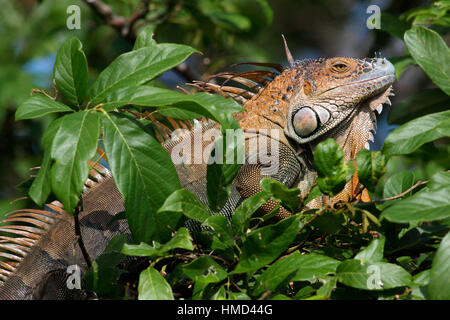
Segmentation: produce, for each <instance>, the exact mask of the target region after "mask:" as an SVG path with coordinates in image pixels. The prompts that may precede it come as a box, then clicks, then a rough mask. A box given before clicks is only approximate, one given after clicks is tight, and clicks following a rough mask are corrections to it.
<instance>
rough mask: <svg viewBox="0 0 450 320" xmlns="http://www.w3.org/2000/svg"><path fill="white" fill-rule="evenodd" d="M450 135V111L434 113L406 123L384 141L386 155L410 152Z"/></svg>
mask: <svg viewBox="0 0 450 320" xmlns="http://www.w3.org/2000/svg"><path fill="white" fill-rule="evenodd" d="M448 136H450V111H443V112H438V113H432V114H429V115H426V116H423V117H420V118H417V119H415V120H413V121H410V122H408V123H405V124H404V125H402V126H400V127H399V128H397V129H395V130H394V131H392V132H391V134H389V135H388V136H387V138H386V140H385V141H384V146H383V153H384V154H385V155H389V156H392V155H400V154H408V153H411V152H413V151H415V150H417V149H418V148H419V147H420V146H422V145H423V144H425V143H427V142H431V141H433V140H436V139H439V138H442V137H448Z"/></svg>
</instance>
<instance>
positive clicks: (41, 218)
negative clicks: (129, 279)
mask: <svg viewBox="0 0 450 320" xmlns="http://www.w3.org/2000/svg"><path fill="white" fill-rule="evenodd" d="M290 62H291V66H290V68H288V69H284V68H282V67H281V66H278V65H273V66H275V67H276V68H277V69H278V71H279V72H280V74H278V75H276V74H275V73H273V72H268V71H260V72H248V73H242V74H237V73H227V74H221V75H219V77H221V78H225V79H227V81H228V80H233V81H236V82H239V83H241V84H243V85H246V86H247V87H249V89H248V90H245V89H240V88H235V87H229V86H218V85H215V84H212V83H196V84H195V86H197V87H198V88H200V89H202V90H205V91H211V92H216V93H219V94H222V95H224V96H227V97H231V98H234V99H236V100H237V101H240V102H242V104H243V105H244V107H245V109H246V112H241V113H238V114H235V118H236V119H237V120H238V121H239V124H240V126H241V128H242V129H243V131H244V136H245V142H246V143H245V150H246V152H245V156H246V163H245V164H244V165H243V166H242V167H241V169H240V171H239V173H238V174H237V176H236V178H235V180H234V181H233V186H232V192H231V196H230V198H229V199H228V201H227V203H226V204H225V205H224V206H223V207H222V208H221V209H220V210H219V213H220V214H224V215H226V216H228V217H229V216H230V215H231V214H232V212H233V211H234V209H235V208H236V207H237V205H238V204H239V203H240V202H241V201H242V200H243V199H245V198H247V197H250V196H252V195H254V194H255V193H257V192H259V191H260V190H261V187H260V185H259V181H260V180H261V179H262V178H263V177H264V176H270V177H272V178H274V179H276V180H279V181H281V182H283V183H284V184H286V185H287V186H288V187H290V188H292V187H298V188H300V190H301V196H302V197H306V195H307V194H308V192H309V190H310V189H311V187H312V185H313V184H314V181H315V179H316V172H315V171H314V168H313V166H312V160H313V159H312V152H313V150H314V148H315V146H316V145H317V144H318V143H319V142H320V141H323V140H324V139H326V138H330V137H331V138H334V139H335V140H336V141H337V142H338V144H339V145H341V146H342V147H343V148H344V151H345V158H346V160H350V159H353V158H354V157H355V155H356V152H357V151H359V150H360V149H362V148H364V146H365V145H366V144H367V142H368V140H370V139H371V135H372V133H371V132H373V131H374V130H375V125H376V124H375V114H374V110H375V109H378V108H379V107H381V104H382V103H384V102H388V101H389V100H388V95H389V93H390V90H391V85H392V83H393V81H394V79H395V71H394V68H393V66H392V64H391V63H389V62H388V61H386V60H385V59H380V58H376V59H351V58H331V59H316V60H303V61H299V62H292V61H290ZM254 88H256V89H254ZM211 128H219V126H218V124H216V123H213V122H210V121H209V122H206V123H205V124H203V126H202V128H198V127H197V128H196V127H194V128H193V129H192V130H191V131H190V132H188V133H187V134H185V135H184V136H178V137H177V138H175V139H173V140H172V141H167V142H166V143H164V144H163V145H164V146H165V148H166V150H167V151H168V152H169V153H170V154H171V153H172V152H173V151H174V150H176V149H177V146H179V144H180V143H182V142H183V141H185V140H186V139H187V136H191V137H193V136H195V134H194V131H195V130H200V132H201V133H202V134H204V132H207V130H208V129H211ZM271 130H274V131H271ZM274 133H276V134H274ZM200 136H202V135H200ZM255 139H258V141H263V142H265V145H266V147H265V148H267V150H271V148H270V146H272V145H275V144H278V148H277V149H276V150H275V153H276V156H277V157H276V158H277V161H278V163H277V164H278V168H279V169H278V170H277V171H276V172H272V173H269V174H268V173H263V171H262V170H261V169H262V168H263V167H267V164H263V163H260V162H256V163H254V162H251V161H250V159H252V157H253V156H254V155H253V154H251V150H252V149H251V144H252V142H254V141H255ZM202 146H203V147H202V149H203V153H205V152H206V153H207V154H209V151H208V150H205V148H209V147H211V146H212V144H211V143H209V144H207V143H203V144H202ZM194 156H195V155H194V154H191V155H190V156H189V157H191V158H192V159H193V157H194ZM206 167H207V165H206V163H200V164H185V163H181V164H176V169H177V173H178V175H179V178H180V181H181V185H182V187H184V188H186V189H188V190H190V191H192V192H194V193H195V194H196V195H197V196H198V197H199V198H200V199H201V200H202V201H203V202H205V203H207V196H206ZM97 169H99V171H100V172H102V174H99V173H97V172H96V171H95V170H93V171H92V174H91V176H93V179H91V180H89V181H88V182H87V186H88V187H89V188H88V189H87V191H85V192H84V194H83V197H82V207H83V211H82V212H81V213H80V215H79V218H80V227H81V234H82V238H83V242H84V243H85V246H86V249H87V251H88V253H89V256H90V257H91V259H95V258H96V257H97V256H98V255H99V254H101V252H102V251H103V250H104V249H105V247H106V245H107V243H108V241H109V240H110V239H111V238H112V237H113V236H114V235H117V234H124V233H129V230H128V227H127V225H126V223H125V222H124V221H123V220H118V221H115V222H114V223H112V224H109V222H110V220H111V218H112V217H113V216H114V215H115V214H117V213H118V212H121V211H123V210H124V207H123V201H122V196H121V195H120V193H119V192H118V190H117V188H116V187H115V185H114V183H113V179H112V178H111V177H110V176H109V172H108V171H107V170H106V169H102V168H101V167H99V166H97ZM94 180H97V181H94ZM357 184H358V182H357V179H353V180H352V181H350V182H349V183H348V184H347V185H346V187H345V189H344V190H343V191H342V192H341V193H340V194H339V195H337V196H336V197H335V198H333V199H331V200H330V199H327V198H325V197H322V198H321V199H318V200H315V201H314V202H311V203H310V206H311V207H319V206H321V205H323V204H324V203H327V202H330V201H331V202H336V201H339V200H344V201H346V200H348V199H349V197H350V196H352V195H354V191H355V188H356V187H357ZM275 205H276V203H274V202H270V201H269V202H267V203H266V204H265V205H264V206H262V207H261V209H260V210H261V211H262V213H267V212H270V211H271V210H273V208H274V207H275ZM50 208H51V209H53V210H54V211H55V212H49V211H40V210H22V211H19V212H16V213H14V214H13V215H11V216H10V218H9V222H12V223H13V225H12V226H4V227H0V231H4V232H7V235H6V236H3V237H1V238H0V248H2V249H3V252H0V257H1V256H2V257H4V258H6V260H7V261H2V262H0V280H1V281H2V282H3V284H0V299H43V298H50V299H60V298H62V299H67V298H82V297H83V294H85V293H84V292H83V291H77V290H75V291H74V290H69V289H67V286H66V279H67V276H68V274H67V273H66V270H67V267H68V266H70V265H79V266H81V267H82V270H84V269H85V268H86V262H85V260H84V258H83V255H82V253H81V250H80V248H79V246H78V243H77V241H76V240H77V237H76V235H75V231H74V230H75V228H74V223H73V217H72V216H70V215H68V214H67V213H65V211H64V210H63V209H62V208H60V207H58V206H57V203H56V204H55V203H54V204H53V205H50ZM289 214H291V213H290V212H288V211H287V210H286V209H284V208H280V211H279V213H278V217H279V218H283V217H286V216H287V215H289ZM7 220H8V219H7ZM17 222H25V223H28V224H29V225H28V226H23V225H22V226H20V225H19V224H17ZM15 224H17V225H15ZM11 235H18V236H19V238H13V237H11Z"/></svg>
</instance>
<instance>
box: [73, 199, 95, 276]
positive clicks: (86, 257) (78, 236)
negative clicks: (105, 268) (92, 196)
mask: <svg viewBox="0 0 450 320" xmlns="http://www.w3.org/2000/svg"><path fill="white" fill-rule="evenodd" d="M79 213H80V208H79V207H78V206H77V207H76V208H75V214H74V221H75V223H74V224H75V236H76V239H77V243H78V245H79V246H80V250H81V253H82V254H83V257H84V260H85V261H86V264H87V266H88V268H90V267H91V266H92V260H91V257H90V256H89V253H88V252H87V250H86V247H85V246H84V242H83V238H82V237H81V228H80V221H79V219H78V214H79Z"/></svg>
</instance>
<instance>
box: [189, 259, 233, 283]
mask: <svg viewBox="0 0 450 320" xmlns="http://www.w3.org/2000/svg"><path fill="white" fill-rule="evenodd" d="M183 272H184V273H185V274H186V275H187V276H188V277H189V278H191V279H192V280H194V281H195V282H199V283H214V282H219V281H222V280H223V279H225V278H226V277H227V272H226V271H225V269H224V268H222V267H221V266H220V265H219V264H218V263H217V262H215V261H214V260H213V259H212V258H211V257H209V256H206V255H204V256H201V257H200V258H197V259H195V260H194V261H192V262H191V263H189V264H187V265H184V266H183Z"/></svg>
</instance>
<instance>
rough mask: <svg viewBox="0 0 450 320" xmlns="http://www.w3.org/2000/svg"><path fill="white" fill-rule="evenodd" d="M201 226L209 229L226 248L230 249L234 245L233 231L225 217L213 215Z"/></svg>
mask: <svg viewBox="0 0 450 320" xmlns="http://www.w3.org/2000/svg"><path fill="white" fill-rule="evenodd" d="M203 225H205V226H208V227H211V228H212V229H213V230H214V234H215V236H217V238H218V239H219V240H220V241H221V242H222V243H223V244H224V245H225V246H226V247H229V248H231V247H232V246H233V245H234V241H233V230H232V229H231V226H230V223H229V221H228V219H227V217H225V216H222V215H214V216H211V217H209V218H208V219H206V220H205V221H204V222H203Z"/></svg>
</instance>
